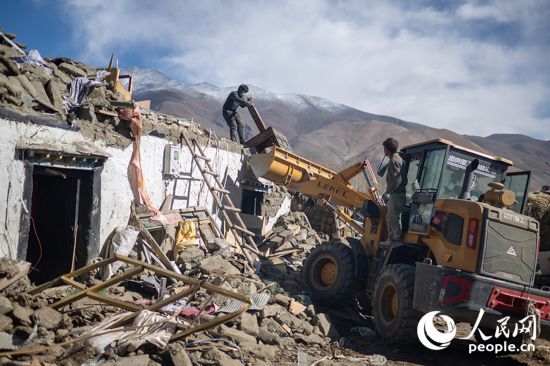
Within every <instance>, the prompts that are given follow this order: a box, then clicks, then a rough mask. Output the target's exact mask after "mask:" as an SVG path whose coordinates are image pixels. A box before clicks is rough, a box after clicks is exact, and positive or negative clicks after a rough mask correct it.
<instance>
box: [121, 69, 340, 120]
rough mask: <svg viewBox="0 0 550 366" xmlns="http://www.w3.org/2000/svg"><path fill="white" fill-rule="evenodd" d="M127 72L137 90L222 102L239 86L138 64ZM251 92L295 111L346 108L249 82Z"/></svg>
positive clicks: (257, 96) (316, 98)
mask: <svg viewBox="0 0 550 366" xmlns="http://www.w3.org/2000/svg"><path fill="white" fill-rule="evenodd" d="M123 72H124V73H125V74H130V75H133V77H134V86H133V89H134V92H135V93H136V94H138V95H139V94H140V93H142V92H145V91H152V90H158V89H177V90H181V91H183V92H186V93H188V94H191V95H193V96H197V97H198V96H202V97H209V98H212V99H214V100H216V101H218V102H221V103H223V101H224V100H225V98H227V95H228V94H229V93H230V92H232V91H233V90H236V89H237V87H238V86H237V85H236V86H230V87H218V86H216V85H213V84H210V83H207V82H202V83H197V84H187V85H186V84H183V83H181V82H179V81H177V80H174V79H172V78H170V77H169V76H168V75H166V74H163V73H162V72H160V71H157V70H152V69H146V68H141V67H137V66H131V67H128V68H126V69H124V70H123ZM247 85H248V87H249V89H250V91H249V93H248V94H247V95H248V96H250V97H252V98H253V100H261V101H262V102H274V101H278V102H280V103H284V104H286V105H288V106H289V107H291V108H292V109H293V110H296V111H302V110H306V109H307V108H311V107H312V106H313V107H316V108H318V109H321V110H326V111H328V112H338V111H342V110H344V109H346V108H349V107H347V106H345V105H342V104H338V103H334V102H331V101H330V100H328V99H324V98H320V97H312V96H306V95H300V94H277V93H272V92H269V91H266V90H264V89H262V88H259V87H257V86H254V85H251V84H247Z"/></svg>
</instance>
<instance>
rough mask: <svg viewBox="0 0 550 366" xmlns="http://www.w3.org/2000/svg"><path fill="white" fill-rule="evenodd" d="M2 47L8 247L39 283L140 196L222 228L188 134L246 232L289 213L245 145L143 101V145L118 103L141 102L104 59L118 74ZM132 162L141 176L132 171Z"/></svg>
mask: <svg viewBox="0 0 550 366" xmlns="http://www.w3.org/2000/svg"><path fill="white" fill-rule="evenodd" d="M0 54H1V56H0V57H1V60H0V146H2V148H1V150H0V154H2V156H1V159H0V164H1V166H0V171H2V176H3V177H2V179H1V180H0V191H2V192H4V194H5V196H4V198H3V199H2V204H1V207H0V211H1V216H2V217H1V218H0V219H1V221H2V225H1V227H0V256H6V257H9V258H13V259H17V260H20V261H28V262H30V263H31V264H33V265H34V266H36V267H35V268H36V271H33V272H32V273H31V274H30V276H31V279H32V280H33V282H35V283H42V282H45V281H48V280H50V279H52V278H55V277H57V276H59V275H60V274H63V273H66V272H69V271H70V270H71V268H73V267H75V268H78V267H81V266H83V265H85V264H86V263H89V261H91V260H92V259H94V258H96V257H97V256H98V255H99V254H100V250H101V248H102V246H103V245H104V244H105V243H106V241H107V240H108V239H109V237H110V235H111V234H112V232H113V230H114V229H115V228H116V227H118V226H125V225H127V224H128V222H129V218H130V214H131V205H132V202H135V203H139V204H146V205H147V204H148V203H149V202H150V204H151V205H152V207H154V208H160V207H161V205H162V204H163V202H164V201H165V200H166V199H167V197H168V198H169V200H168V201H167V205H168V206H167V208H168V209H170V210H178V209H183V208H189V207H205V208H207V209H208V211H209V212H211V213H212V215H213V218H214V220H215V221H216V223H217V225H218V226H219V227H221V228H222V230H224V231H226V230H227V228H225V227H224V223H223V217H222V215H221V213H220V212H219V210H218V209H217V208H216V205H215V202H214V200H213V196H212V194H211V193H210V192H209V189H208V187H207V185H206V184H205V182H204V179H203V177H202V176H201V172H200V171H199V169H198V168H197V163H196V161H194V159H193V154H197V151H191V150H190V148H189V146H187V145H186V144H185V142H184V140H183V137H184V136H185V137H187V138H188V139H189V140H193V141H196V142H197V143H198V144H200V145H201V146H202V149H204V153H205V154H206V156H207V157H208V159H210V164H211V165H212V167H213V169H214V170H215V171H214V172H213V173H215V174H216V175H217V177H218V178H219V179H220V180H221V183H222V184H223V186H224V188H225V189H226V190H228V191H229V192H230V197H231V199H232V201H233V202H234V203H235V206H236V207H237V208H240V209H241V210H242V217H243V220H245V221H246V224H247V227H248V228H249V229H250V230H252V231H253V232H255V233H259V234H261V233H262V231H263V232H266V231H268V230H269V229H270V228H271V227H272V226H273V224H274V223H275V221H276V219H277V217H279V216H281V215H283V214H285V213H286V212H288V211H289V209H290V199H289V198H288V195H287V194H286V193H285V192H283V191H280V188H277V187H275V186H273V185H268V184H267V183H266V182H264V183H263V184H262V183H259V182H258V181H257V180H256V179H255V178H254V177H253V175H252V176H250V174H248V175H247V173H246V171H245V170H243V154H242V147H241V146H240V145H237V144H234V143H232V142H231V141H230V140H227V139H223V138H222V139H218V138H217V137H216V136H214V135H211V134H210V133H209V132H208V131H203V130H201V128H200V126H199V125H197V124H196V123H194V122H192V121H190V120H185V119H182V118H177V117H174V116H169V115H164V114H160V113H155V112H153V111H150V110H147V109H141V128H142V136H141V137H140V140H139V144H137V145H136V144H135V142H136V138H139V136H135V134H134V133H133V132H132V129H131V127H130V124H129V123H128V122H127V121H124V120H122V119H121V118H119V115H118V113H117V110H119V109H120V108H122V107H125V108H128V107H133V106H134V105H133V102H130V101H129V93H130V91H128V89H130V90H131V86H130V88H128V87H126V88H124V87H121V83H120V81H119V78H120V75H119V70H118V69H114V68H111V67H109V68H107V72H109V73H110V75H115V76H116V77H115V78H112V77H110V76H106V77H105V76H104V73H105V71H103V70H98V69H96V68H94V67H91V66H88V65H84V64H81V63H77V62H74V61H71V60H68V59H52V60H49V59H48V60H47V61H46V60H43V59H42V58H41V57H40V55H37V56H36V59H32V58H30V56H26V58H27V59H22V58H21V57H19V56H20V55H19V52H18V51H17V50H16V49H15V48H13V47H9V46H5V45H4V46H0ZM35 55H36V53H35ZM36 60H39V61H36ZM104 77H105V79H104V80H103V78H104ZM82 85H85V86H84V87H82ZM130 85H131V84H130ZM77 87H82V89H80V90H76V91H75V90H74V88H77ZM69 93H70V94H69ZM79 93H80V95H79ZM74 95H77V97H76V98H72V99H71V96H74ZM67 105H68V106H69V109H67V108H65V107H66V106H67ZM134 132H135V131H134ZM189 140H188V141H189ZM136 149H137V151H136ZM195 149H196V148H195ZM134 168H137V170H138V171H139V172H140V174H141V175H142V176H143V180H141V179H138V180H137V181H136V180H134V179H133V178H134V173H133V172H132V170H133V169H134ZM148 200H150V201H149V202H148ZM73 261H74V262H73Z"/></svg>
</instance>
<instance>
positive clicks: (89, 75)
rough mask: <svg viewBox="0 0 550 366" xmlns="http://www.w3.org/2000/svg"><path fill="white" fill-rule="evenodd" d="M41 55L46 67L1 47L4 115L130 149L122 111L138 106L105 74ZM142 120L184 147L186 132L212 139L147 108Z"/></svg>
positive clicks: (0, 105)
mask: <svg viewBox="0 0 550 366" xmlns="http://www.w3.org/2000/svg"><path fill="white" fill-rule="evenodd" d="M32 52H33V51H31V53H32ZM36 54H37V55H38V56H37V57H38V58H39V59H40V60H42V63H41V62H34V61H33V60H34V59H30V60H29V59H28V58H29V56H25V57H22V56H21V54H20V53H19V52H18V51H17V50H16V49H14V48H13V47H10V46H8V45H4V44H1V42H0V116H5V117H9V118H10V119H16V120H24V121H29V120H31V121H38V122H39V123H46V124H47V123H53V124H54V125H56V126H60V127H62V126H61V125H60V124H59V122H60V121H61V122H65V123H66V124H65V127H70V128H71V129H73V130H75V131H80V132H81V133H82V135H83V136H85V137H87V138H90V139H93V140H97V141H104V142H105V145H106V146H116V147H120V148H126V147H127V146H129V145H130V144H131V143H132V138H133V136H132V133H131V131H130V128H129V126H128V124H127V123H126V122H125V121H121V119H120V118H119V116H118V110H119V109H121V108H134V107H135V105H136V103H135V102H133V101H130V102H127V101H125V98H124V96H123V95H121V94H120V93H119V92H117V91H116V90H115V88H114V85H113V82H112V81H108V80H104V78H105V72H106V71H103V69H101V68H96V67H94V66H90V65H86V64H84V63H81V62H77V61H73V60H71V59H68V58H66V57H59V58H48V57H46V58H44V59H42V57H41V56H40V54H38V53H37V52H36ZM29 55H30V53H29ZM16 61H17V62H16ZM73 84H74V85H73ZM73 90H76V92H73ZM77 92H79V93H80V94H78V93H77ZM75 93H77V94H78V95H75ZM75 99H78V103H76V104H75ZM142 117H143V132H144V134H152V135H156V136H161V137H164V138H166V139H167V140H168V141H170V142H172V143H179V142H180V140H179V139H180V135H181V132H182V128H185V129H186V130H188V131H189V132H192V133H194V134H196V135H198V136H201V135H205V134H208V131H203V130H202V129H201V128H200V125H198V124H197V123H194V122H192V121H190V120H188V119H184V118H179V117H176V116H170V115H166V114H162V113H157V112H153V111H150V110H146V109H142ZM227 145H228V146H226V148H229V147H230V146H231V144H227Z"/></svg>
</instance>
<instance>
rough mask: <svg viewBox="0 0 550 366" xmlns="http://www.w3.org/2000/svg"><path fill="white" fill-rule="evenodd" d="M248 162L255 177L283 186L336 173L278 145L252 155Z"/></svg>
mask: <svg viewBox="0 0 550 366" xmlns="http://www.w3.org/2000/svg"><path fill="white" fill-rule="evenodd" d="M248 164H249V165H250V167H251V168H252V171H253V172H254V174H255V175H256V177H262V178H265V179H267V180H270V181H272V182H274V183H276V184H280V185H285V186H286V185H288V184H289V183H291V182H292V183H300V182H305V181H308V180H310V179H312V178H317V177H325V178H327V179H332V177H334V175H336V173H335V172H333V171H332V170H330V169H327V168H325V167H323V166H321V165H319V164H315V163H314V162H312V161H309V160H307V159H304V158H302V157H300V156H298V155H296V154H293V153H291V152H289V151H286V150H283V149H281V148H278V147H273V148H272V149H271V150H270V151H268V152H266V153H262V154H255V155H252V156H251V157H250V158H249V159H248Z"/></svg>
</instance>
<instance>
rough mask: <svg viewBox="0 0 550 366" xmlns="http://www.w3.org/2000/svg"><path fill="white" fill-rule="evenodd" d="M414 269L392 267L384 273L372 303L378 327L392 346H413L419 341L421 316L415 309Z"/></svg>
mask: <svg viewBox="0 0 550 366" xmlns="http://www.w3.org/2000/svg"><path fill="white" fill-rule="evenodd" d="M414 277H415V269H414V266H410V265H405V264H395V265H389V266H388V267H387V268H386V269H385V270H384V271H382V273H381V275H380V277H379V278H378V281H377V282H376V286H375V290H374V298H373V301H372V306H373V317H374V325H375V328H376V332H377V333H378V335H379V336H380V337H381V338H382V339H383V340H384V341H385V342H388V343H411V341H413V342H414V340H416V339H417V336H416V327H417V325H418V320H419V319H420V313H419V312H417V311H416V310H414V309H413V291H414Z"/></svg>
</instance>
